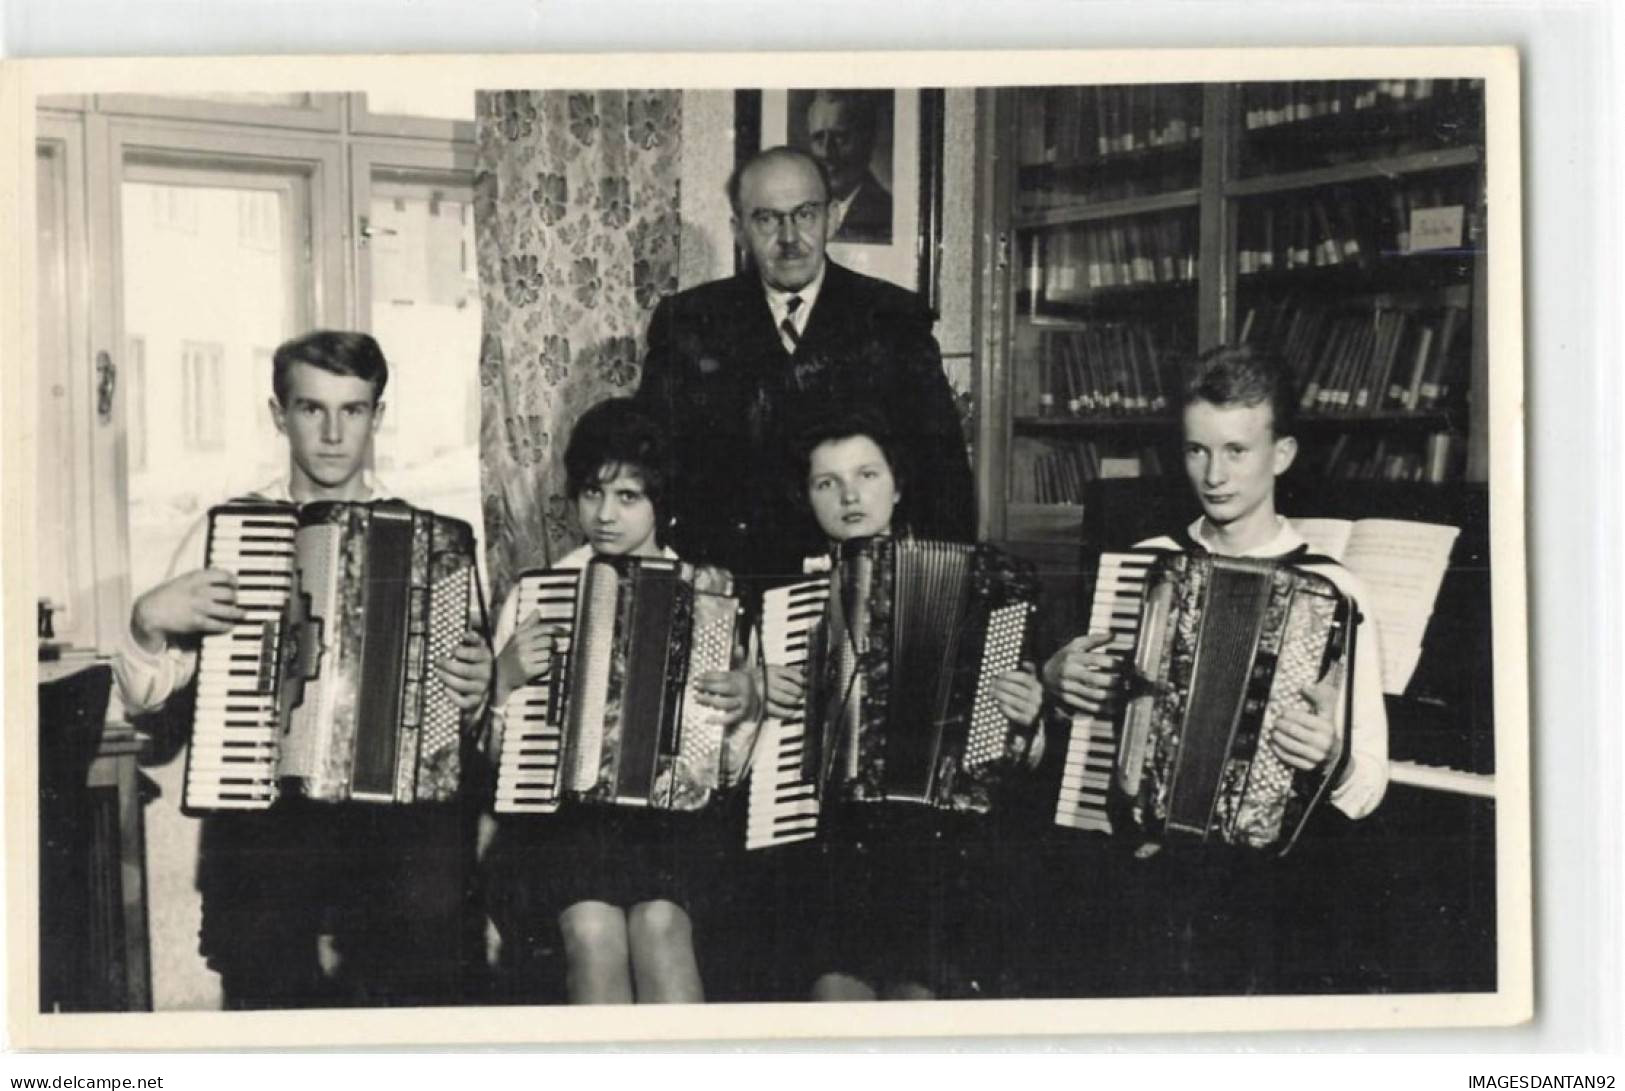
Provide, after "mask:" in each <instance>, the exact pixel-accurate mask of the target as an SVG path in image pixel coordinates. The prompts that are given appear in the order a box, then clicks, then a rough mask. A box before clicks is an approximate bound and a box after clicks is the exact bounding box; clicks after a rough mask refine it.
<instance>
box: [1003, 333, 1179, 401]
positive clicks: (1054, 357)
mask: <svg viewBox="0 0 1625 1091" xmlns="http://www.w3.org/2000/svg"><path fill="white" fill-rule="evenodd" d="M1028 343H1030V344H1032V345H1033V348H1032V350H1031V351H1032V359H1031V362H1030V365H1029V366H1027V367H1025V368H1021V369H1018V370H1020V371H1022V372H1023V373H1025V374H1036V375H1038V376H1040V382H1041V383H1042V384H1043V385H1042V387H1041V389H1040V390H1039V391H1036V392H1029V391H1028V389H1027V387H1026V385H1025V384H1023V385H1022V386H1021V387H1020V388H1019V390H1018V400H1017V402H1016V404H1017V405H1018V406H1021V407H1029V406H1031V405H1032V404H1034V401H1035V400H1037V401H1038V402H1039V403H1040V404H1042V395H1043V394H1048V395H1050V398H1049V404H1051V405H1052V406H1054V407H1055V408H1056V409H1057V410H1058V411H1060V412H1062V413H1064V414H1066V415H1069V416H1144V415H1147V414H1156V413H1163V412H1166V411H1167V409H1168V398H1167V393H1166V386H1165V383H1164V381H1163V376H1162V369H1163V367H1164V360H1165V359H1166V358H1167V355H1166V353H1165V352H1164V351H1163V349H1162V346H1163V345H1164V343H1165V342H1164V339H1163V336H1162V335H1161V333H1160V331H1158V330H1156V329H1155V328H1153V327H1152V326H1150V325H1149V324H1147V323H1142V322H1091V323H1088V324H1086V325H1083V326H1080V327H1077V328H1069V329H1039V330H1037V331H1035V333H1034V334H1033V335H1032V340H1031V342H1026V341H1024V342H1023V344H1028Z"/></svg>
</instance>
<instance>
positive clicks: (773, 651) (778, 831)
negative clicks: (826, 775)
mask: <svg viewBox="0 0 1625 1091" xmlns="http://www.w3.org/2000/svg"><path fill="white" fill-rule="evenodd" d="M828 601H829V581H827V580H814V581H808V582H805V583H798V584H794V585H792V586H789V587H783V588H778V589H776V590H773V591H769V592H767V593H766V594H764V595H763V596H762V650H763V657H764V658H765V660H766V661H767V662H768V663H771V664H774V665H778V666H786V667H800V668H802V669H803V670H805V669H806V667H807V661H808V653H809V650H810V648H811V645H812V641H813V640H814V639H816V638H817V635H818V631H819V625H820V624H821V623H822V621H823V619H824V609H825V605H826V603H827V602H828ZM806 733H807V722H806V709H805V706H803V708H802V710H801V711H800V712H799V713H798V714H797V715H796V716H795V717H793V718H788V719H784V720H776V719H769V720H766V721H765V722H764V723H763V724H762V731H761V736H760V738H759V739H758V741H757V744H756V757H755V762H754V764H753V765H752V768H751V774H750V795H749V799H748V801H747V802H748V807H747V812H746V826H745V847H746V848H747V849H761V848H769V847H772V846H775V845H788V844H792V843H794V842H796V841H807V840H811V839H812V838H813V837H815V836H817V833H818V796H817V793H816V791H815V790H814V787H813V785H812V783H811V782H809V781H806V780H803V779H802V776H801V759H802V752H803V748H804V745H805V740H806Z"/></svg>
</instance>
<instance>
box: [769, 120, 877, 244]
mask: <svg viewBox="0 0 1625 1091" xmlns="http://www.w3.org/2000/svg"><path fill="white" fill-rule="evenodd" d="M893 112H894V111H893V98H892V92H890V91H841V90H819V91H792V92H790V96H789V136H790V143H791V145H793V146H794V147H798V148H802V149H804V150H806V151H807V152H809V153H811V155H812V156H813V158H815V159H817V160H818V161H819V162H820V163H822V164H823V165H824V169H825V170H826V171H827V172H828V174H829V191H830V206H829V240H830V241H831V242H859V243H880V244H890V243H891V241H892V194H891V189H890V188H889V186H888V184H887V182H888V181H889V179H890V178H891V157H892V125H893Z"/></svg>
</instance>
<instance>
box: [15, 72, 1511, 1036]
mask: <svg viewBox="0 0 1625 1091" xmlns="http://www.w3.org/2000/svg"><path fill="white" fill-rule="evenodd" d="M0 80H3V82H0V107H3V109H4V123H3V126H0V132H3V134H4V140H5V145H4V149H5V152H6V162H7V163H8V164H10V165H11V166H12V167H13V168H14V169H8V170H7V172H6V179H5V184H4V192H3V197H4V201H3V205H0V207H3V209H4V213H5V218H4V229H5V232H6V237H7V238H8V240H9V241H10V243H11V245H9V246H7V247H6V248H5V249H6V253H7V254H8V255H10V256H9V257H8V259H7V260H6V262H5V263H4V265H3V270H4V277H5V289H6V290H5V295H4V299H5V304H4V307H3V308H0V319H3V325H0V335H3V345H4V352H5V357H6V359H7V360H8V362H9V365H8V366H7V367H6V368H5V369H4V386H3V399H4V413H5V427H4V429H3V435H4V437H5V450H4V456H5V465H6V467H7V479H6V496H7V502H8V504H9V505H11V506H12V507H14V508H15V509H16V510H17V511H20V512H23V513H28V514H25V516H24V517H22V518H16V519H8V520H6V531H5V535H6V538H5V550H6V554H5V557H6V573H7V578H6V585H5V616H6V625H7V642H6V646H7V651H8V655H7V663H6V672H7V674H6V678H7V686H6V694H7V697H8V702H9V703H8V708H7V716H6V739H5V759H6V762H5V764H6V770H7V788H8V791H7V793H6V798H7V807H8V809H9V810H8V830H9V832H10V837H9V843H8V844H7V846H6V849H7V852H6V857H7V861H8V867H9V868H10V880H11V881H10V883H9V886H8V890H9V897H10V905H9V906H8V907H7V908H8V913H9V919H10V920H11V921H12V922H13V923H12V926H11V931H10V939H11V942H10V949H9V951H8V952H7V958H8V972H7V975H6V977H7V981H8V983H9V989H10V997H9V1000H10V1010H11V1026H10V1032H11V1035H12V1041H13V1042H14V1043H15V1044H16V1045H18V1046H20V1047H24V1048H43V1049H56V1048H88V1047H96V1048H128V1049H147V1048H180V1047H187V1046H192V1047H199V1046H207V1047H210V1048H220V1047H233V1046H250V1045H253V1046H274V1047H294V1046H339V1047H342V1046H351V1045H355V1046H361V1045H414V1046H420V1045H441V1044H482V1045H483V1044H520V1043H528V1042H559V1041H598V1042H603V1041H618V1042H634V1041H658V1040H673V1039H697V1040H710V1041H721V1040H729V1039H801V1038H808V1037H874V1036H877V1035H879V1036H944V1035H955V1036H1015V1035H1026V1034H1033V1033H1041V1034H1045V1035H1051V1036H1055V1035H1098V1034H1117V1033H1128V1032H1156V1033H1164V1034H1167V1033H1194V1032H1204V1031H1235V1030H1264V1029H1334V1028H1344V1029H1380V1028H1418V1027H1467V1026H1487V1025H1508V1024H1512V1023H1518V1022H1522V1021H1525V1020H1527V1019H1529V1018H1531V1016H1532V1014H1533V1010H1534V1009H1533V1005H1534V1000H1533V985H1532V982H1533V974H1534V969H1533V947H1532V933H1531V860H1530V817H1529V816H1530V799H1529V783H1530V781H1529V774H1528V753H1529V747H1530V726H1531V725H1530V724H1529V721H1528V713H1527V709H1528V691H1527V629H1526V588H1527V584H1526V575H1525V563H1524V560H1525V559H1524V544H1523V543H1524V540H1525V534H1524V495H1523V482H1524V467H1523V447H1522V441H1521V436H1522V434H1523V416H1522V413H1523V410H1522V406H1523V371H1522V368H1523V341H1522V338H1523V328H1522V317H1521V316H1522V298H1523V289H1522V252H1521V249H1520V239H1521V230H1522V228H1521V219H1520V215H1521V214H1520V207H1521V205H1520V202H1521V198H1520V178H1521V174H1520V171H1521V167H1520V160H1519V142H1520V124H1521V122H1520V116H1519V67H1518V57H1517V54H1516V52H1515V51H1514V50H1512V49H1510V48H1506V49H1492V48H1461V49H1406V48H1384V49H1327V50H1313V49H1307V50H1306V49H1295V50H1279V51H1272V50H1224V51H1201V50H1167V51H1141V52H1054V53H998V52H987V53H962V54H948V53H919V54H908V53H874V54H854V55H840V54H816V55H815V54H806V55H795V54H772V55H725V56H704V55H683V54H674V55H662V56H632V55H628V56H517V55H516V56H500V57H450V56H412V57H348V58H337V57H334V58H309V59H299V58H218V59H198V58H188V59H184V60H107V59H101V60H95V61H90V60H85V61H49V62H32V61H23V62H7V63H6V65H5V66H4V67H3V68H0ZM28 625H32V626H33V627H34V630H35V636H36V639H35V640H34V641H30V640H29V639H28V634H27V632H26V631H25V626H28ZM31 643H33V644H37V647H38V655H37V658H33V659H31V658H29V657H28V656H27V654H26V652H27V649H28V648H29V646H30V645H31ZM826 1000H845V1001H851V1002H856V1005H857V1006H853V1003H844V1004H842V1003H821V1002H819V1001H826ZM701 1002H705V1003H707V1004H708V1005H710V1006H709V1007H707V1008H701V1007H698V1006H697V1005H698V1004H699V1003H701Z"/></svg>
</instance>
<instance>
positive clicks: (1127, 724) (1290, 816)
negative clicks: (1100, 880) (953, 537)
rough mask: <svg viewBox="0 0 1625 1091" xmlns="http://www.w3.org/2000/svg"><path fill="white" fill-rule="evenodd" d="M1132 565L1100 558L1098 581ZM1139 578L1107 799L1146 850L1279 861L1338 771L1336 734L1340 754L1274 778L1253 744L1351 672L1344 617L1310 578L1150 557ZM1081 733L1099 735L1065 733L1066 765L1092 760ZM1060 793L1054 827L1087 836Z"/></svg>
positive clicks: (1279, 767)
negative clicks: (1223, 847) (1126, 814)
mask: <svg viewBox="0 0 1625 1091" xmlns="http://www.w3.org/2000/svg"><path fill="white" fill-rule="evenodd" d="M1141 556H1144V555H1143V554H1142V555H1141ZM1125 559H1127V560H1128V562H1129V563H1128V564H1127V565H1124V563H1123V562H1124V561H1125ZM1134 560H1135V555H1133V554H1128V555H1116V554H1108V555H1106V556H1105V557H1104V558H1103V566H1102V572H1103V573H1104V572H1106V571H1108V570H1112V571H1118V572H1122V571H1134V570H1135V564H1134ZM1143 571H1144V572H1145V578H1144V584H1143V590H1142V594H1143V598H1142V600H1141V602H1140V608H1139V611H1138V627H1137V630H1136V631H1135V633H1134V639H1133V644H1132V647H1133V664H1134V666H1133V671H1132V679H1131V682H1132V688H1131V692H1130V696H1129V699H1128V701H1127V702H1126V705H1125V708H1124V711H1123V714H1122V723H1121V733H1120V736H1119V738H1118V739H1117V745H1116V747H1115V750H1116V768H1115V783H1116V787H1117V789H1118V791H1120V792H1121V793H1122V795H1123V796H1124V797H1125V798H1126V799H1127V801H1128V802H1129V805H1130V809H1131V812H1132V815H1133V818H1134V821H1135V823H1136V825H1138V826H1139V827H1140V828H1141V829H1143V830H1144V831H1145V832H1147V833H1149V834H1151V835H1153V836H1160V837H1162V838H1164V839H1167V840H1170V841H1174V840H1193V839H1194V840H1198V841H1216V842H1220V843H1224V844H1231V845H1239V846H1245V847H1248V848H1253V849H1264V850H1272V851H1276V852H1280V853H1284V852H1286V851H1287V849H1289V848H1290V847H1291V846H1292V844H1293V842H1294V841H1295V840H1296V839H1297V836H1298V834H1299V833H1300V832H1301V831H1302V829H1303V826H1304V823H1305V822H1306V821H1307V819H1308V818H1309V816H1310V814H1311V813H1312V811H1313V810H1314V808H1315V807H1316V806H1317V805H1318V804H1319V803H1320V802H1321V801H1322V800H1323V798H1324V797H1325V795H1326V794H1327V792H1328V791H1329V789H1330V787H1331V784H1332V783H1333V782H1334V780H1335V778H1336V776H1337V774H1338V772H1339V771H1340V769H1341V767H1342V763H1343V761H1345V760H1346V756H1347V749H1348V739H1347V735H1348V732H1347V731H1346V730H1345V731H1344V733H1343V751H1342V753H1340V754H1334V755H1333V757H1332V759H1331V760H1329V761H1327V762H1326V763H1324V764H1323V765H1322V766H1321V767H1319V768H1317V769H1314V770H1299V769H1294V768H1292V767H1291V766H1289V765H1287V764H1286V763H1285V762H1283V761H1282V760H1281V759H1280V758H1279V757H1278V756H1277V755H1276V753H1275V751H1274V749H1273V748H1272V747H1271V746H1270V745H1269V744H1268V742H1267V740H1268V738H1269V734H1270V732H1271V730H1272V729H1273V728H1274V726H1275V723H1276V721H1277V719H1278V718H1279V717H1280V716H1281V715H1282V713H1284V712H1286V711H1287V710H1289V709H1307V708H1308V707H1309V702H1308V699H1307V698H1306V697H1305V696H1304V695H1303V690H1304V689H1305V688H1307V687H1309V686H1312V685H1314V684H1315V683H1316V682H1318V681H1319V680H1320V679H1322V678H1324V677H1326V676H1327V674H1328V672H1329V671H1331V669H1332V668H1333V667H1334V665H1336V664H1340V663H1344V664H1346V663H1350V662H1352V660H1353V657H1352V653H1351V649H1350V644H1351V642H1352V639H1353V636H1352V634H1353V605H1352V603H1351V602H1350V601H1349V599H1348V598H1347V596H1345V595H1344V594H1343V593H1342V592H1341V591H1340V590H1339V589H1338V588H1337V586H1336V585H1335V584H1333V583H1332V582H1331V581H1330V580H1328V579H1326V578H1325V577H1324V576H1320V575H1317V574H1315V573H1313V572H1307V571H1304V570H1302V569H1298V568H1295V567H1292V566H1291V565H1290V564H1289V563H1285V562H1276V561H1263V560H1248V559H1237V558H1227V557H1216V556H1213V555H1211V554H1188V553H1163V554H1158V555H1155V556H1154V559H1151V560H1150V561H1149V565H1148V567H1146V568H1144V569H1143ZM1102 578H1103V579H1104V576H1103V577H1102ZM1103 586H1104V585H1102V587H1103ZM1121 589H1122V588H1121V586H1119V587H1118V588H1116V589H1115V590H1116V591H1121ZM1102 593H1104V592H1103V590H1102V589H1099V588H1097V594H1096V599H1097V602H1096V606H1097V611H1096V613H1097V616H1098V615H1099V614H1100V613H1101V611H1100V609H1099V606H1100V602H1099V599H1100V596H1101V594H1102ZM1092 627H1093V626H1092ZM1119 646H1121V645H1119ZM1349 691H1350V687H1349V685H1348V680H1347V678H1346V672H1345V678H1344V685H1343V692H1344V694H1345V696H1346V695H1347V693H1348V692H1349ZM1344 712H1345V722H1346V708H1345V710H1344ZM1091 727H1092V728H1094V729H1096V730H1099V729H1102V728H1105V727H1107V725H1106V724H1105V723H1104V722H1103V721H1099V720H1089V719H1088V718H1084V717H1080V718H1079V719H1078V721H1076V722H1075V726H1074V737H1073V740H1072V743H1071V748H1070V749H1071V753H1069V764H1072V763H1073V762H1074V760H1076V763H1077V764H1079V765H1080V766H1081V765H1082V764H1083V761H1084V756H1085V755H1084V752H1085V750H1086V749H1096V750H1097V749H1098V747H1092V746H1091V743H1093V742H1095V741H1096V740H1091V739H1090V738H1088V737H1087V734H1088V732H1089V730H1090V729H1091ZM1080 732H1082V734H1081V735H1080ZM1080 782H1081V783H1083V784H1084V785H1088V784H1091V783H1092V780H1091V778H1088V777H1087V776H1085V777H1082V778H1079V780H1078V781H1075V782H1074V783H1080ZM1065 784H1066V782H1063V785H1065ZM1067 791H1068V789H1067V788H1066V787H1065V786H1063V794H1062V799H1061V801H1060V807H1059V808H1058V811H1057V821H1058V822H1062V823H1063V824H1066V825H1077V826H1085V827H1087V826H1089V825H1090V824H1089V823H1087V822H1085V821H1079V820H1078V817H1077V810H1078V803H1079V800H1077V799H1074V800H1069V799H1068V798H1067ZM1077 791H1081V792H1082V793H1083V794H1088V791H1089V790H1088V788H1087V787H1084V788H1082V789H1078V790H1077ZM1093 828H1105V826H1104V823H1103V824H1102V825H1096V826H1094V827H1093Z"/></svg>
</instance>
